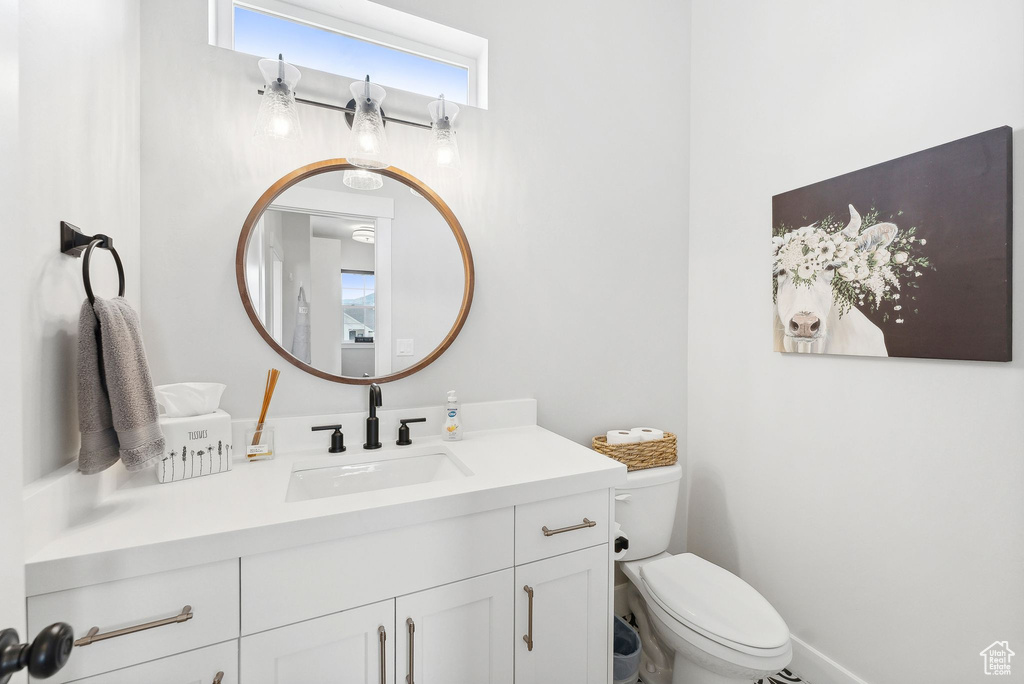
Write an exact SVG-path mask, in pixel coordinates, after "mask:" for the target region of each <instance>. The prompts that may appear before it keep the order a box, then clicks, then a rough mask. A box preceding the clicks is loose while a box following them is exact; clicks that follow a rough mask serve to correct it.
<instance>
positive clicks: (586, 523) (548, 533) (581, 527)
mask: <svg viewBox="0 0 1024 684" xmlns="http://www.w3.org/2000/svg"><path fill="white" fill-rule="evenodd" d="M595 525H597V523H596V522H594V521H593V520H590V519H589V518H584V519H583V522H581V523H580V524H579V525H570V526H569V527H559V528H558V529H557V530H549V529H548V526H547V525H545V526H544V527H542V528H540V529H541V531H542V532H544V536H545V537H553V536H555V535H556V534H562V533H563V532H572V531H573V530H584V529H586V528H588V527H594V526H595Z"/></svg>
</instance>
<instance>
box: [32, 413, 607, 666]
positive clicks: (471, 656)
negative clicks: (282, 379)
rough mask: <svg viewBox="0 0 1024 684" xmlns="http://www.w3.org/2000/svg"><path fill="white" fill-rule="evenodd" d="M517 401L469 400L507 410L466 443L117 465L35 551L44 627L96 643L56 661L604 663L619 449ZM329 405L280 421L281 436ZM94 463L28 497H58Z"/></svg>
mask: <svg viewBox="0 0 1024 684" xmlns="http://www.w3.org/2000/svg"><path fill="white" fill-rule="evenodd" d="M501 404H502V405H503V406H504V408H503V409H502V410H498V409H496V408H495V405H478V406H477V407H474V406H473V405H467V406H466V407H465V410H466V411H467V414H468V415H469V416H470V417H471V418H472V421H471V424H474V423H475V424H477V425H488V426H490V427H492V428H500V429H487V430H482V431H477V432H471V433H468V435H467V437H466V439H465V440H464V441H462V442H455V443H442V442H441V441H440V439H439V438H437V437H428V438H420V439H417V440H415V443H414V444H413V445H412V446H406V447H397V446H394V442H393V440H392V441H391V442H390V443H389V444H388V446H385V448H384V449H381V450H378V451H375V452H370V451H364V450H362V449H360V448H358V447H354V448H350V449H349V450H348V451H347V452H345V453H343V454H338V455H328V454H326V448H315V449H312V448H310V443H306V444H302V445H299V448H297V449H295V450H292V451H289V450H288V449H284V450H283V452H284V453H283V455H279V457H278V458H277V459H275V460H273V461H264V462H259V463H244V462H242V463H237V462H236V463H235V468H234V469H233V470H232V471H231V472H229V473H224V474H221V475H216V476H213V477H205V478H198V479H195V480H189V481H185V482H176V483H172V484H167V485H159V484H156V482H155V479H153V478H152V473H151V472H149V473H142V474H139V475H136V476H134V477H130V478H129V477H127V476H123V475H122V476H120V477H122V478H123V479H122V480H121V481H119V482H108V483H107V484H106V485H105V491H102V492H100V491H99V489H104V487H100V488H98V489H96V490H94V491H92V492H90V495H91V496H95V497H96V499H97V500H95V501H94V502H93V505H92V506H91V508H90V511H91V512H90V513H88V514H87V515H85V516H83V517H79V516H78V515H77V514H74V512H73V511H72V508H73V506H74V504H73V503H72V504H65V505H64V507H65V510H64V514H66V515H67V519H66V520H65V521H64V523H61V524H57V523H54V522H53V521H51V522H49V523H48V526H49V527H50V529H49V530H47V531H48V532H49V536H50V538H51V540H50V541H49V542H48V543H46V544H45V545H43V546H42V547H41V548H39V549H38V550H36V551H35V552H34V553H33V554H32V555H31V557H30V558H28V560H27V562H26V574H27V582H28V594H29V598H28V619H29V632H30V633H33V634H34V633H35V632H37V631H38V630H39V629H41V628H42V627H44V626H46V625H48V624H50V623H53V622H57V621H64V622H68V623H69V624H71V625H72V627H73V628H74V630H75V636H76V638H77V639H79V643H80V644H82V645H79V646H76V647H75V648H74V649H73V653H72V657H71V659H70V661H69V662H68V664H67V666H66V667H65V668H64V669H63V670H62V671H61V672H60V673H59V674H58V675H57V676H56V677H54V678H53V679H52V680H51V681H55V682H69V681H83V682H90V683H93V682H96V683H98V682H104V683H113V684H122V683H123V684H128V683H129V682H131V683H137V682H143V681H144V682H155V683H160V682H168V683H169V684H170V683H175V684H176V683H178V682H181V683H184V682H214V681H219V682H221V684H233V683H235V682H245V683H246V684H269V683H271V682H272V683H274V684H292V683H295V684H299V683H302V684H307V683H309V682H327V681H332V682H338V681H342V682H359V683H361V684H362V683H365V684H389V683H395V682H408V683H409V684H434V683H437V684H453V683H465V684H482V683H485V682H491V683H499V682H500V683H506V684H511V683H513V682H515V683H516V684H533V683H535V682H537V683H539V682H554V681H560V682H574V683H579V684H584V683H586V684H598V683H601V684H605V683H607V682H610V681H611V669H610V660H611V651H610V642H611V634H610V632H611V630H610V619H611V610H610V604H609V601H610V596H611V571H612V554H611V550H610V549H611V546H610V541H611V525H610V523H611V522H612V520H613V503H614V498H613V490H614V487H615V486H616V485H618V484H620V483H622V482H623V481H624V479H625V467H624V466H622V465H620V464H618V463H616V462H615V461H612V460H609V459H607V458H605V457H603V456H601V455H599V454H597V453H595V452H593V451H591V450H589V449H587V448H585V447H582V446H580V445H578V444H575V443H573V442H570V441H569V440H566V439H564V438H562V437H559V436H557V435H555V434H553V433H551V432H548V431H546V430H544V429H542V428H540V427H538V426H537V425H536V424H535V422H536V421H535V416H536V406H535V403H534V402H533V401H532V400H527V401H519V402H501ZM505 409H510V410H505ZM437 413H439V412H437ZM397 414H398V412H394V411H392V412H382V432H383V434H393V432H392V430H393V429H394V427H396V426H397V421H398V416H397ZM474 414H475V415H474ZM431 415H433V414H431ZM498 415H501V416H502V418H501V419H500V420H489V419H488V416H498ZM316 420H318V419H288V420H287V421H282V423H281V424H279V425H278V434H279V449H280V446H281V445H282V443H283V442H282V440H287V438H288V435H289V431H291V432H292V433H293V434H295V435H301V434H303V433H302V432H301V428H302V425H304V424H305V423H315V421H316ZM434 420H436V419H435V418H432V421H434ZM300 423H301V424H302V425H299V424H300ZM350 424H355V422H352V423H350ZM428 426H430V427H432V426H431V425H430V424H429V423H428ZM304 429H305V430H306V431H308V426H306V427H305V428H304ZM434 434H437V433H436V432H434ZM319 437H322V434H321V435H319ZM308 439H312V437H310V438H308ZM318 443H319V442H318ZM323 446H324V447H325V446H326V445H323ZM112 477H113V476H110V478H112ZM108 479H109V478H108ZM83 480H85V478H83V477H82V476H80V475H77V474H75V473H70V472H69V473H65V474H63V475H61V476H60V477H58V478H54V479H52V480H51V481H49V482H48V483H47V484H46V485H45V486H42V487H40V488H39V490H38V491H35V492H34V494H33V496H32V497H31V499H30V500H28V501H26V505H27V507H28V508H29V510H30V511H31V510H32V509H36V510H43V508H44V507H46V506H56V507H57V508H58V510H59V509H60V504H58V503H57V501H58V500H59V499H63V500H65V501H72V502H73V501H74V500H75V499H76V497H77V498H81V497H83V496H85V495H84V494H83V492H81V491H79V492H73V491H71V490H72V489H74V488H75V487H79V486H81V482H82V481H83ZM65 523H66V524H65ZM39 532H40V534H42V533H43V532H44V531H43V530H40V531H39ZM154 622H156V623H157V625H158V626H152V627H150V628H148V629H144V630H140V631H134V629H135V628H136V627H138V626H149V625H150V624H151V623H154ZM94 627H95V628H97V629H96V630H93V628H94ZM111 633H113V634H114V635H115V636H113V637H111V638H104V637H105V636H106V635H108V634H111ZM90 634H93V637H92V639H93V641H92V642H91V643H85V642H83V641H82V639H83V637H84V638H85V640H86V641H88V640H89V638H90V637H89V635H90ZM220 673H223V674H220ZM218 677H219V679H217V678H218Z"/></svg>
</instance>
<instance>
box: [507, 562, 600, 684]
mask: <svg viewBox="0 0 1024 684" xmlns="http://www.w3.org/2000/svg"><path fill="white" fill-rule="evenodd" d="M608 570H609V568H608V546H607V545H602V546H592V547H590V548H587V549H583V550H580V551H574V552H572V553H567V554H564V555H561V556H555V557H554V558H548V559H545V560H540V561H536V562H533V563H529V564H527V565H520V566H517V567H516V588H517V589H518V591H517V594H516V617H515V623H516V634H517V635H520V636H518V637H517V639H516V644H515V647H516V656H515V668H516V684H550V683H551V682H574V683H575V684H606V683H607V682H608V630H609V629H610V627H611V624H610V623H611V617H610V615H611V613H610V610H609V607H608Z"/></svg>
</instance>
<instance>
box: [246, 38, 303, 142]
mask: <svg viewBox="0 0 1024 684" xmlns="http://www.w3.org/2000/svg"><path fill="white" fill-rule="evenodd" d="M259 66H260V71H261V72H263V77H264V79H265V80H266V82H267V85H266V87H265V88H264V89H263V90H262V91H260V92H261V93H262V94H263V99H262V100H261V101H260V111H259V113H258V114H257V115H256V128H255V130H254V131H253V135H255V136H256V137H259V138H276V139H278V140H299V139H301V138H302V126H301V125H300V124H299V112H298V107H297V106H296V103H295V84H296V83H298V82H299V78H300V77H301V76H302V74H300V73H299V70H298V69H296V68H295V67H293V66H292V65H291V64H289V63H288V62H286V61H284V55H278V56H277V59H261V60H260V62H259Z"/></svg>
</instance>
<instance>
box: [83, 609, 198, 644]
mask: <svg viewBox="0 0 1024 684" xmlns="http://www.w3.org/2000/svg"><path fill="white" fill-rule="evenodd" d="M191 619H192V606H185V607H184V608H182V609H181V612H180V613H178V614H177V615H175V616H174V617H169V618H164V619H163V620H154V621H153V622H147V623H145V624H141V625H134V626H132V627H125V628H124V629H115V630H114V631H112V632H104V633H103V634H100V633H99V631H100V628H99V627H93V628H92V629H90V630H89V632H88V633H87V634H86V635H85V636H84V637H82V638H81V639H78V640H77V641H75V646H88V645H89V644H92V643H95V642H97V641H103V640H104V639H113V638H114V637H119V636H124V635H126V634H135V632H142V631H145V630H147V629H153V628H154V627H163V626H164V625H173V624H175V623H177V622H185V621H186V620H191Z"/></svg>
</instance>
